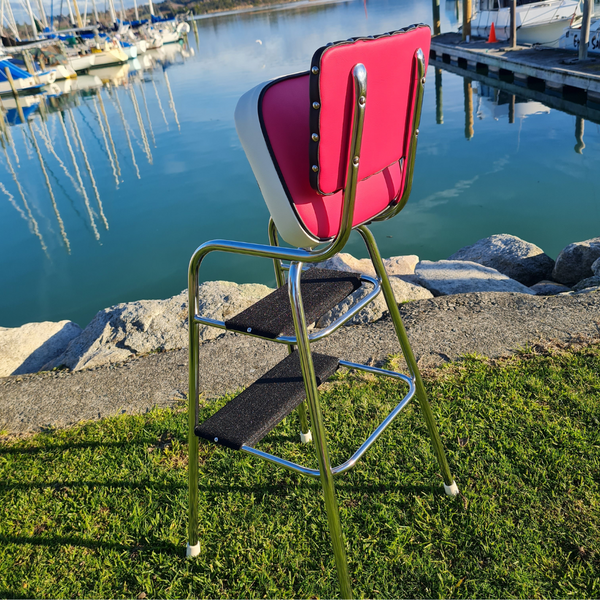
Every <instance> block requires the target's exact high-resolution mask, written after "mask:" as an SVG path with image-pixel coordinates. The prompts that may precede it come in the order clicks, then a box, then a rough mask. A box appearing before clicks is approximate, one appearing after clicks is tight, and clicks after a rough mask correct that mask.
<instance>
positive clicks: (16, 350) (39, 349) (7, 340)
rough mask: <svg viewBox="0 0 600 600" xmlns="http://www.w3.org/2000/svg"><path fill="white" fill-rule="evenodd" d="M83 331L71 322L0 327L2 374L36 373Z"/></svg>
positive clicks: (46, 322)
mask: <svg viewBox="0 0 600 600" xmlns="http://www.w3.org/2000/svg"><path fill="white" fill-rule="evenodd" d="M80 333H81V327H79V325H77V324H76V323H73V322H72V321H59V322H58V323H54V322H51V321H44V322H43V323H27V324H25V325H22V326H21V327H0V377H6V376H7V375H21V374H23V373H37V372H38V371H40V370H41V369H42V367H43V366H44V365H45V364H46V363H47V362H48V361H50V360H52V359H53V358H55V357H57V356H59V355H60V354H62V353H63V352H64V351H65V348H66V347H67V346H68V345H69V342H70V341H71V340H72V339H73V338H76V337H77V336H79V334H80Z"/></svg>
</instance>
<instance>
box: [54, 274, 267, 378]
mask: <svg viewBox="0 0 600 600" xmlns="http://www.w3.org/2000/svg"><path fill="white" fill-rule="evenodd" d="M271 291H272V290H271V289H270V288H268V287H267V286H265V285H260V284H243V285H239V284H236V283H231V282H229V281H211V282H206V283H203V284H201V285H200V286H199V314H201V315H203V316H205V317H208V318H211V319H218V320H221V321H223V320H225V319H227V318H229V317H231V316H233V315H235V314H237V313H238V312H241V311H242V310H244V309H245V308H247V307H248V306H250V305H251V304H253V303H254V302H256V301H257V300H259V299H260V298H262V297H263V296H266V295H267V294H268V293H269V292H271ZM187 323H188V314H187V291H186V290H184V291H183V292H181V293H180V294H178V295H177V296H173V297H172V298H169V299H167V300H140V301H139V302H130V303H123V304H117V305H116V306H111V307H110V308H106V309H104V310H101V311H99V312H98V313H97V314H96V316H95V317H94V318H93V319H92V321H91V323H90V324H89V325H88V326H87V327H86V328H85V329H84V331H83V333H82V334H81V335H80V336H79V337H78V338H76V339H74V340H73V341H72V342H71V343H70V344H69V346H68V347H67V349H66V351H65V352H63V353H62V354H61V355H60V356H57V357H56V358H55V359H54V360H51V361H49V362H47V363H46V364H45V365H44V369H45V370H49V369H52V368H54V367H57V366H61V365H64V366H66V367H68V368H69V369H71V370H73V371H79V370H81V369H84V368H86V369H87V368H92V367H97V366H100V365H105V364H108V363H116V362H122V361H124V360H127V359H128V358H130V357H131V356H135V355H137V354H147V353H150V352H156V351H163V350H174V349H177V348H184V347H187V345H188V326H187ZM199 329H200V340H201V341H202V342H203V341H207V340H210V339H213V338H216V337H218V336H220V335H223V333H224V332H223V330H222V329H217V328H215V327H207V326H202V327H200V328H199Z"/></svg>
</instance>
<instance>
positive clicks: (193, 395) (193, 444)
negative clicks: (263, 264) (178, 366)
mask: <svg viewBox="0 0 600 600" xmlns="http://www.w3.org/2000/svg"><path fill="white" fill-rule="evenodd" d="M197 295H198V271H197V270H196V269H195V268H194V269H192V268H191V267H190V272H189V276H188V328H189V338H190V339H189V365H188V373H189V390H188V543H187V550H186V555H187V556H189V557H193V556H198V554H200V542H199V541H198V438H197V437H196V433H195V431H194V428H195V427H196V422H197V414H196V411H197V410H198V408H197V407H198V385H199V382H198V376H199V373H198V371H199V366H198V352H199V344H200V341H199V337H198V324H197V323H195V322H194V315H195V314H196V312H197V310H196V308H197V307H196V298H197Z"/></svg>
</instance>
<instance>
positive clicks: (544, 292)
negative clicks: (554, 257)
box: [529, 280, 571, 296]
mask: <svg viewBox="0 0 600 600" xmlns="http://www.w3.org/2000/svg"><path fill="white" fill-rule="evenodd" d="M529 289H530V290H532V291H533V292H535V294H536V295H537V296H555V295H556V294H562V293H564V292H569V291H570V290H571V288H569V287H567V286H566V285H563V284H562V283H556V281H548V280H544V281H538V283H536V284H535V285H532V286H531V287H530V288H529Z"/></svg>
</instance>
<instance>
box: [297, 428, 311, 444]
mask: <svg viewBox="0 0 600 600" xmlns="http://www.w3.org/2000/svg"><path fill="white" fill-rule="evenodd" d="M300 441H301V442H302V443H303V444H310V443H311V442H312V433H311V431H310V429H309V430H308V432H307V433H302V432H300Z"/></svg>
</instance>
